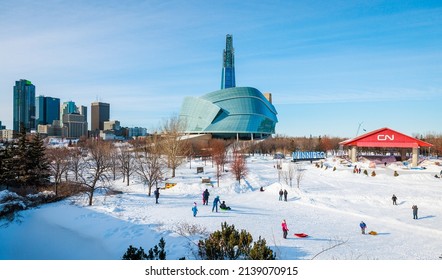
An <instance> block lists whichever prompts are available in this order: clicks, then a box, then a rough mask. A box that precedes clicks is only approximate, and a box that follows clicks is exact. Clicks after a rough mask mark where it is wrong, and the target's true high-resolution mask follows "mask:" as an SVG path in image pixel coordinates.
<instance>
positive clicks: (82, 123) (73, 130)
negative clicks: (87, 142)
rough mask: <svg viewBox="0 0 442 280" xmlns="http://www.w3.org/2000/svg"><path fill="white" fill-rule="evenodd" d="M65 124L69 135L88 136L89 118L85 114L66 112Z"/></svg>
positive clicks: (71, 136) (72, 136) (70, 136)
mask: <svg viewBox="0 0 442 280" xmlns="http://www.w3.org/2000/svg"><path fill="white" fill-rule="evenodd" d="M63 126H64V127H67V137H69V138H80V137H82V136H87V126H88V125H87V120H86V118H85V116H83V115H80V114H78V113H73V114H64V115H63Z"/></svg>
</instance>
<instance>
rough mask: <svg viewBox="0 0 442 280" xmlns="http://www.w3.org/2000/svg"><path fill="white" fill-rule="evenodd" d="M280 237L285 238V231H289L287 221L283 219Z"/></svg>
mask: <svg viewBox="0 0 442 280" xmlns="http://www.w3.org/2000/svg"><path fill="white" fill-rule="evenodd" d="M281 227H282V237H283V238H284V239H287V233H288V232H289V228H288V227H287V222H286V221H285V220H282V224H281Z"/></svg>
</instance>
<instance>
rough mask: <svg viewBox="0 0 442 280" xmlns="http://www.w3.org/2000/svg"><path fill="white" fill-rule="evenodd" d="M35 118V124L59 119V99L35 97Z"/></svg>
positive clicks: (49, 122)
mask: <svg viewBox="0 0 442 280" xmlns="http://www.w3.org/2000/svg"><path fill="white" fill-rule="evenodd" d="M35 120H36V124H35V125H36V126H37V127H38V125H40V124H41V125H45V124H52V123H53V121H59V120H60V99H59V98H54V97H47V96H42V95H40V96H37V97H36V98H35Z"/></svg>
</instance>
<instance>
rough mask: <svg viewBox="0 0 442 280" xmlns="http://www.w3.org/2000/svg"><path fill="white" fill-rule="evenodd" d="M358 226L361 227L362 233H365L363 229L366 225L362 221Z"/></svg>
mask: <svg viewBox="0 0 442 280" xmlns="http://www.w3.org/2000/svg"><path fill="white" fill-rule="evenodd" d="M359 226H360V227H361V231H362V234H365V229H366V228H367V225H366V224H365V223H364V221H361V223H360V224H359Z"/></svg>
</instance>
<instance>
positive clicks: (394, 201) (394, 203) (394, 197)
mask: <svg viewBox="0 0 442 280" xmlns="http://www.w3.org/2000/svg"><path fill="white" fill-rule="evenodd" d="M391 200H393V205H397V203H396V200H397V197H396V196H395V195H394V194H393V196H392V197H391Z"/></svg>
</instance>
